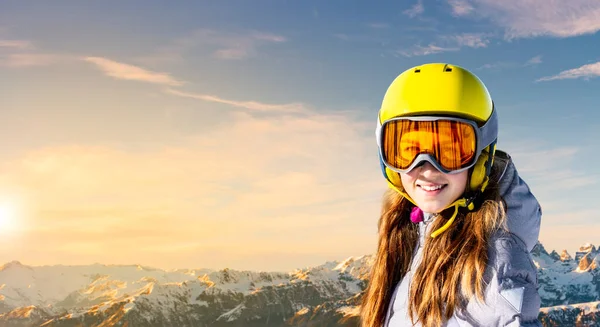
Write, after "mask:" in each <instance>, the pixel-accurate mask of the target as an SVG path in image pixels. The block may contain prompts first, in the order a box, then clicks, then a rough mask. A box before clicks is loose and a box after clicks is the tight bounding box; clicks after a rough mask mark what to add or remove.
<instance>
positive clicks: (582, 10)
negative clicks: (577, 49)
mask: <svg viewBox="0 0 600 327" xmlns="http://www.w3.org/2000/svg"><path fill="white" fill-rule="evenodd" d="M448 3H449V4H450V6H452V8H453V13H454V14H455V15H457V16H471V15H472V16H473V17H477V19H480V18H487V19H490V20H491V21H492V22H493V23H495V24H496V25H498V26H500V27H502V28H504V29H505V38H506V39H509V40H510V39H514V38H528V37H538V36H551V37H560V38H565V37H573V36H579V35H584V34H594V33H596V32H597V31H598V30H600V20H599V19H598V17H600V2H598V1H596V0H579V1H560V0H549V1H535V0H506V1H496V0H448Z"/></svg>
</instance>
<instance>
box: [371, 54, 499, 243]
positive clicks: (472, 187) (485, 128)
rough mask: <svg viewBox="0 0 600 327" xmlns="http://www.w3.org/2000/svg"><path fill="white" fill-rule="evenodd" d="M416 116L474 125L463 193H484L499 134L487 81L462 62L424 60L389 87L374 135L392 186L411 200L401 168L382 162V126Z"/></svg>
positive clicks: (469, 201) (465, 201) (462, 203)
mask: <svg viewBox="0 0 600 327" xmlns="http://www.w3.org/2000/svg"><path fill="white" fill-rule="evenodd" d="M414 116H445V117H454V118H461V119H466V120H468V121H471V122H474V123H475V124H476V126H477V127H478V130H477V148H478V152H477V155H478V157H477V158H476V160H475V161H474V164H473V165H472V166H471V167H469V169H470V170H471V173H470V174H469V185H468V190H467V193H471V194H476V193H479V192H483V191H484V190H485V188H486V186H487V183H488V178H489V174H490V170H491V166H492V164H493V159H494V153H495V150H496V142H497V138H498V118H497V115H496V111H495V107H494V103H493V100H492V98H491V96H490V93H489V92H488V90H487V87H486V86H485V84H484V83H483V82H482V81H481V80H480V79H479V78H478V77H477V76H476V75H475V74H473V73H472V72H470V71H468V70H467V69H465V68H463V67H460V66H457V65H451V64H448V63H428V64H423V65H419V66H415V67H412V68H409V69H407V70H405V71H404V72H402V73H401V74H400V75H398V76H397V77H396V78H395V79H394V81H393V82H392V83H391V85H390V86H389V87H388V89H387V91H386V93H385V95H384V98H383V101H382V104H381V108H380V110H379V114H378V125H377V127H378V128H377V132H376V134H377V144H378V147H379V159H380V163H381V168H382V172H383V175H384V177H385V178H386V179H387V181H388V182H389V184H390V186H391V187H392V188H394V189H396V190H397V191H399V192H400V193H401V194H402V195H403V196H405V197H406V198H407V199H408V200H410V201H411V202H413V203H414V201H413V200H412V199H410V197H409V196H408V194H406V193H405V192H403V191H402V190H400V189H401V185H402V183H401V180H400V175H399V173H398V172H397V171H394V169H392V168H391V167H389V165H387V164H385V162H384V158H383V156H382V149H381V140H382V139H381V138H382V131H381V126H382V124H384V123H385V122H387V121H389V120H392V119H394V118H398V117H414ZM467 196H468V195H467ZM473 198H474V196H472V197H470V198H466V197H465V198H462V199H460V200H458V201H456V202H454V203H453V204H452V205H451V206H453V205H456V206H457V207H456V210H458V206H465V207H468V208H469V209H471V210H472V208H473V203H472V201H473ZM455 214H456V213H455ZM453 218H454V217H453ZM453 218H452V219H453ZM452 219H451V220H452ZM449 223H451V221H450V222H449ZM447 225H448V226H449V224H447ZM446 228H447V226H446ZM444 229H445V228H444ZM440 232H441V231H440ZM436 235H437V234H436Z"/></svg>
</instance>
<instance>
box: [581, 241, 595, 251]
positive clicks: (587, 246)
mask: <svg viewBox="0 0 600 327" xmlns="http://www.w3.org/2000/svg"><path fill="white" fill-rule="evenodd" d="M579 252H596V247H595V246H594V245H593V244H592V243H585V244H584V245H583V246H581V247H580V248H579Z"/></svg>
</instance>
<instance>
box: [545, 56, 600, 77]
mask: <svg viewBox="0 0 600 327" xmlns="http://www.w3.org/2000/svg"><path fill="white" fill-rule="evenodd" d="M598 76H600V61H598V62H595V63H593V64H587V65H583V66H581V67H578V68H573V69H569V70H565V71H562V72H560V73H558V74H557V75H553V76H547V77H542V78H539V79H537V80H536V81H537V82H546V81H554V80H560V79H576V78H583V79H586V80H587V79H590V78H594V77H598Z"/></svg>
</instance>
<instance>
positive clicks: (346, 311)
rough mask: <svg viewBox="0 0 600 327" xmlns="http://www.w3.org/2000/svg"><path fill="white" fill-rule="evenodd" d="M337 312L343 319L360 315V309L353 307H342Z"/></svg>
mask: <svg viewBox="0 0 600 327" xmlns="http://www.w3.org/2000/svg"><path fill="white" fill-rule="evenodd" d="M337 311H338V312H340V313H342V314H343V315H344V317H348V316H351V317H353V316H358V315H359V314H360V307H359V306H357V305H355V306H344V307H341V308H339V309H337Z"/></svg>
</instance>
